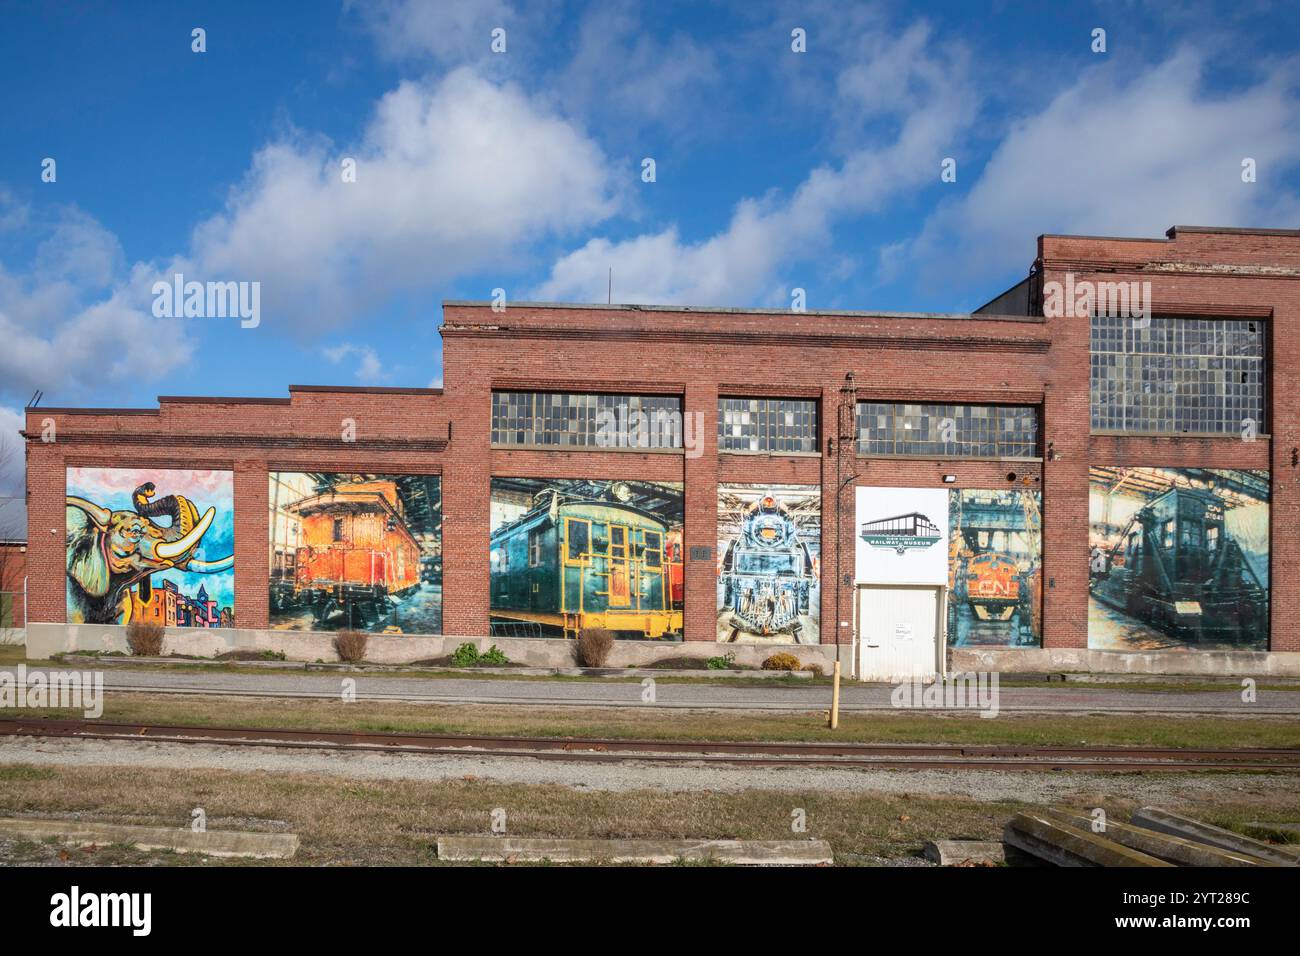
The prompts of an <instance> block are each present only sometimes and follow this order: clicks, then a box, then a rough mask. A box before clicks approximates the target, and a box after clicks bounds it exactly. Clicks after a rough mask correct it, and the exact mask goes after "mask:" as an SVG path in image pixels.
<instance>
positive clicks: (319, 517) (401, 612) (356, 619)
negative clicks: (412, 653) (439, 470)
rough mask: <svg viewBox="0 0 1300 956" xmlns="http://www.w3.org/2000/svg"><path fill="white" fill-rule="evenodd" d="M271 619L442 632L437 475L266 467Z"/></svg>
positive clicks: (283, 626) (291, 626) (315, 627)
mask: <svg viewBox="0 0 1300 956" xmlns="http://www.w3.org/2000/svg"><path fill="white" fill-rule="evenodd" d="M268 503H269V506H270V511H271V522H270V524H271V539H270V569H271V583H270V587H271V590H270V615H271V627H273V628H275V629H277V630H288V631H334V630H339V629H343V628H349V629H355V630H360V631H370V632H373V633H383V634H440V633H441V632H442V479H441V478H440V477H439V476H437V475H377V474H339V473H336V472H294V471H281V472H272V473H271V474H270V487H269V490H268Z"/></svg>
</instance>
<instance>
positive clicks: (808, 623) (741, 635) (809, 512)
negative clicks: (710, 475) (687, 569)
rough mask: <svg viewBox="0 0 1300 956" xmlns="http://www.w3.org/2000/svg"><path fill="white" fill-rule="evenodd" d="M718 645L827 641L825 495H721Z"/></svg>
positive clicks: (777, 488) (734, 491)
mask: <svg viewBox="0 0 1300 956" xmlns="http://www.w3.org/2000/svg"><path fill="white" fill-rule="evenodd" d="M718 561H719V565H718V640H719V641H725V642H728V643H734V642H736V641H746V642H749V641H753V642H759V643H773V644H817V643H819V642H820V640H821V488H820V487H818V486H816V485H720V486H719V487H718Z"/></svg>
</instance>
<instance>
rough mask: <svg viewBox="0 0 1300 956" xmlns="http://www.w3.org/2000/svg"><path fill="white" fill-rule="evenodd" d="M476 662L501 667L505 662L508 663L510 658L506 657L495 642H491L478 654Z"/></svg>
mask: <svg viewBox="0 0 1300 956" xmlns="http://www.w3.org/2000/svg"><path fill="white" fill-rule="evenodd" d="M478 662H479V663H480V664H488V665H490V666H492V667H501V666H503V665H505V664H509V663H510V658H508V657H506V655H505V654H504V653H502V651H501V650H500V649H499V648H498V647H497V646H496V645H495V644H493V645H492V646H491V647H489V648H488V649H487V650H486V651H484V652H483V653H482V654H480V655H479V658H478Z"/></svg>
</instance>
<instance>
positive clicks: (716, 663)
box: [705, 651, 736, 671]
mask: <svg viewBox="0 0 1300 956" xmlns="http://www.w3.org/2000/svg"><path fill="white" fill-rule="evenodd" d="M705 666H706V667H708V669H709V670H711V671H725V670H731V669H732V668H733V667H735V666H736V654H735V652H734V651H727V653H726V654H724V655H722V656H721V657H710V658H709V659H708V661H706V662H705Z"/></svg>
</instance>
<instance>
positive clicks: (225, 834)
mask: <svg viewBox="0 0 1300 956" xmlns="http://www.w3.org/2000/svg"><path fill="white" fill-rule="evenodd" d="M0 835H3V836H6V837H9V838H10V839H17V840H29V841H32V842H36V843H39V842H41V841H44V840H50V839H53V840H57V841H58V842H60V843H71V844H75V845H77V846H89V845H91V844H95V845H97V846H108V845H110V844H114V843H125V844H127V845H129V846H134V847H135V848H136V849H138V850H175V851H176V852H177V853H204V854H207V855H208V856H241V857H254V858H256V859H259V860H266V859H274V860H287V859H290V858H291V857H292V856H293V855H294V854H295V853H297V852H298V836H297V834H295V833H251V832H248V831H242V830H206V831H202V832H195V831H193V830H189V829H184V830H181V829H172V828H170V827H141V826H126V825H123V824H117V823H86V822H82V821H79V820H40V819H22V818H17V817H6V818H0Z"/></svg>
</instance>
